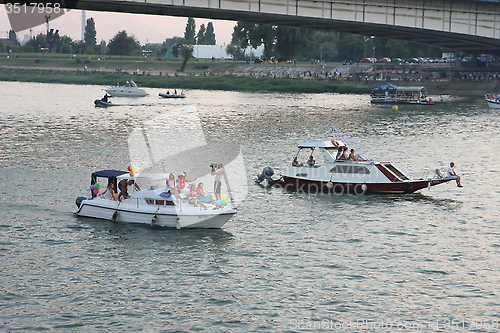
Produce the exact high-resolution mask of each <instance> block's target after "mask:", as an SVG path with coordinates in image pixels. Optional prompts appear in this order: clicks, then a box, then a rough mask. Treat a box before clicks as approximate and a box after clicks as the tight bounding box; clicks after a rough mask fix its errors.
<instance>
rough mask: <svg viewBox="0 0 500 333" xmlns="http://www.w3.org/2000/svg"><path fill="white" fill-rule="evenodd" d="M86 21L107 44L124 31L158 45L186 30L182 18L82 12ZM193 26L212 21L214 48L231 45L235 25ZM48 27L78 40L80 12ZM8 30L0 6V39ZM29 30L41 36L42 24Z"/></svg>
mask: <svg viewBox="0 0 500 333" xmlns="http://www.w3.org/2000/svg"><path fill="white" fill-rule="evenodd" d="M85 17H86V19H89V18H91V17H92V18H94V21H95V26H96V31H97V36H96V39H97V43H100V41H101V40H104V41H106V42H109V40H110V39H111V38H113V37H114V36H115V35H116V33H117V32H119V31H122V30H125V31H127V33H128V34H129V35H134V36H135V37H136V38H137V40H138V41H139V43H141V45H142V44H146V42H149V43H162V42H163V41H165V39H167V38H172V37H184V30H185V29H186V23H187V18H186V17H172V16H156V15H140V14H126V13H110V12H94V11H86V12H85ZM194 20H195V23H196V33H198V29H199V28H200V25H201V24H202V23H204V24H205V27H206V26H207V24H208V22H212V23H213V25H214V30H215V39H216V41H217V45H224V44H225V45H227V44H229V43H230V42H231V38H232V36H231V34H232V33H233V27H234V26H235V25H236V23H237V22H235V21H222V20H211V19H201V18H194ZM49 24H50V28H53V29H54V30H59V35H61V36H62V35H66V36H69V37H71V38H73V39H74V40H80V39H81V36H82V11H80V10H70V11H69V12H68V13H66V14H64V15H62V16H61V17H58V18H56V19H54V20H52V21H50V23H49ZM10 29H11V26H10V22H9V18H8V16H7V11H6V9H5V5H0V38H7V37H8V31H9V30H10ZM32 29H33V36H36V35H38V34H40V33H45V32H46V28H45V24H42V25H39V26H36V27H34V28H32ZM16 33H17V37H18V39H19V40H23V39H24V35H29V33H30V32H29V30H24V31H20V32H16Z"/></svg>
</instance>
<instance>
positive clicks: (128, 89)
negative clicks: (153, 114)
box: [105, 81, 148, 97]
mask: <svg viewBox="0 0 500 333" xmlns="http://www.w3.org/2000/svg"><path fill="white" fill-rule="evenodd" d="M105 91H106V92H107V93H108V94H109V95H110V96H112V97H144V96H147V95H148V93H147V92H146V91H145V90H143V89H140V88H139V87H138V86H137V84H136V83H135V82H134V81H130V82H128V81H127V83H126V84H125V85H124V86H121V85H117V86H116V87H113V88H108V89H105Z"/></svg>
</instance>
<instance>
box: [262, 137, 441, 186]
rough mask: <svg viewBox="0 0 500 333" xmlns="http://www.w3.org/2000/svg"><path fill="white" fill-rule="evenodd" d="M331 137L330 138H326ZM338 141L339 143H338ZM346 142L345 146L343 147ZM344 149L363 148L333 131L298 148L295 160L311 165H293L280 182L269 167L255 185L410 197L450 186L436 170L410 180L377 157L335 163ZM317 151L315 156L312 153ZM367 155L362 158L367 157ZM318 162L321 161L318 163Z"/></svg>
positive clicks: (355, 158)
mask: <svg viewBox="0 0 500 333" xmlns="http://www.w3.org/2000/svg"><path fill="white" fill-rule="evenodd" d="M330 133H333V137H332V138H329V137H327V135H328V134H330ZM339 138H340V139H339ZM342 140H344V141H346V142H347V143H348V144H346V143H344V142H343V141H342ZM344 147H346V148H349V149H348V151H350V149H354V148H353V147H361V148H364V147H362V146H361V145H360V144H359V143H357V142H356V141H354V140H353V139H351V138H349V137H348V136H347V135H345V134H343V133H341V132H340V131H339V130H337V129H335V128H332V129H331V130H329V131H328V132H326V133H324V134H323V135H321V136H320V137H319V138H317V139H312V140H307V141H304V142H302V143H300V144H299V152H298V153H297V154H296V155H295V157H298V156H299V154H300V153H301V151H306V152H307V155H308V156H309V155H310V156H313V155H315V156H313V158H312V159H311V160H312V161H313V162H312V163H310V164H307V163H306V164H305V165H304V164H301V163H297V162H296V163H292V165H290V166H289V167H288V168H287V169H286V171H285V172H284V173H283V174H282V176H281V178H280V179H273V178H272V176H273V174H274V171H273V170H272V168H271V167H269V166H267V167H265V168H264V170H263V172H262V174H260V175H259V176H258V178H257V179H256V182H257V183H259V184H260V183H261V182H262V181H264V180H267V182H268V184H269V185H279V186H281V187H283V188H284V189H290V190H294V191H304V192H308V193H311V192H330V193H333V192H335V193H348V194H364V193H413V192H415V191H418V190H420V189H423V188H430V187H431V186H435V185H438V184H442V183H446V182H449V181H450V179H449V178H446V177H444V176H443V175H442V173H441V172H440V170H439V169H437V170H436V177H434V178H423V177H422V178H419V179H413V177H412V176H410V175H409V174H408V173H406V172H405V171H404V170H402V169H401V168H399V167H398V166H396V165H395V164H393V163H391V162H389V161H387V160H385V159H383V158H382V157H381V156H379V155H377V154H374V153H372V154H373V156H374V157H376V158H378V159H381V161H375V160H374V159H370V158H368V157H367V156H365V155H361V154H359V153H358V154H354V153H355V151H353V154H354V158H352V159H348V158H347V159H337V154H338V152H339V149H343V148H344ZM317 151H319V154H318V153H315V152H317ZM368 153H369V152H366V153H364V154H368ZM315 158H317V159H318V160H319V159H320V158H321V159H322V161H321V162H319V163H317V162H316V160H315ZM294 161H295V159H294Z"/></svg>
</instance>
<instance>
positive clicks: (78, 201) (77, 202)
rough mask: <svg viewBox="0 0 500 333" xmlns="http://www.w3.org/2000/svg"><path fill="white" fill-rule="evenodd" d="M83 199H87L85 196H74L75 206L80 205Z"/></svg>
mask: <svg viewBox="0 0 500 333" xmlns="http://www.w3.org/2000/svg"><path fill="white" fill-rule="evenodd" d="M83 200H87V198H85V197H78V198H76V201H75V203H76V206H77V207H78V208H80V205H81V204H82V201H83Z"/></svg>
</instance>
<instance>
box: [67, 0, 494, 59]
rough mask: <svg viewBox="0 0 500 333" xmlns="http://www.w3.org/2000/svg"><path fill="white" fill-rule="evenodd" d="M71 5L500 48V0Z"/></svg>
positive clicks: (85, 0)
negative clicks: (495, 0)
mask: <svg viewBox="0 0 500 333" xmlns="http://www.w3.org/2000/svg"><path fill="white" fill-rule="evenodd" d="M65 3H66V6H67V7H68V8H76V9H85V10H94V11H110V12H125V13H137V14H152V15H167V16H181V17H198V18H208V19H222V20H232V21H247V22H254V23H271V24H276V25H290V26H297V27H304V28H315V29H325V30H334V31H343V32H350V33H355V34H361V35H366V36H378V37H386V38H392V39H400V40H407V41H412V42H418V43H424V44H429V45H434V46H440V47H444V48H448V49H451V50H455V51H459V52H464V53H470V54H474V55H478V54H481V53H486V54H493V55H498V54H500V3H498V2H493V1H475V0H453V1H452V0H413V1H412V0H373V1H371V0H351V1H337V0H105V1H102V0H78V1H76V0H66V1H65Z"/></svg>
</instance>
